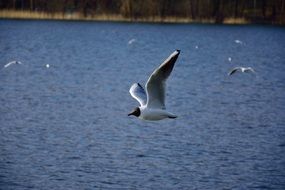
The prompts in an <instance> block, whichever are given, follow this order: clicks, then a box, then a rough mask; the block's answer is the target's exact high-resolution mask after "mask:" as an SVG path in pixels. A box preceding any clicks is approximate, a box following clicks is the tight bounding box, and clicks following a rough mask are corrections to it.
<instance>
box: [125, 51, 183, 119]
mask: <svg viewBox="0 0 285 190" xmlns="http://www.w3.org/2000/svg"><path fill="white" fill-rule="evenodd" d="M179 54H180V50H176V51H174V52H173V53H172V54H171V55H170V56H169V57H168V58H167V59H166V60H165V61H164V62H163V63H162V64H161V65H160V66H159V67H158V68H157V69H156V70H154V72H153V73H152V74H151V75H150V77H149V79H148V80H147V83H146V85H145V88H146V92H145V90H144V88H143V87H142V86H141V85H140V84H139V83H135V84H133V85H132V86H131V88H130V94H131V95H132V97H133V98H135V99H136V100H137V101H138V102H139V103H140V107H136V108H135V109H134V110H133V111H132V112H131V113H129V114H128V116H130V115H134V116H136V117H138V118H140V119H142V120H153V121H155V120H161V119H165V118H171V119H174V118H176V117H177V116H176V115H174V114H172V113H170V112H168V111H166V107H165V88H166V80H167V78H168V77H169V75H170V73H171V71H172V69H173V67H174V64H175V62H176V60H177V58H178V56H179Z"/></svg>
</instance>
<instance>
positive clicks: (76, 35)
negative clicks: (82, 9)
mask: <svg viewBox="0 0 285 190" xmlns="http://www.w3.org/2000/svg"><path fill="white" fill-rule="evenodd" d="M235 40H239V41H241V42H242V43H236V42H235ZM175 49H181V55H180V57H179V59H178V61H177V65H176V67H175V68H174V71H173V73H172V75H171V77H170V79H169V81H168V88H167V98H166V100H167V109H169V111H171V112H173V113H175V114H177V115H178V118H177V119H175V120H163V121H159V122H143V121H141V120H138V119H137V118H134V117H128V116H127V113H128V112H129V111H131V110H132V109H133V108H134V107H135V106H137V105H138V103H137V102H136V101H135V100H134V99H132V98H131V96H130V95H129V92H128V90H129V87H130V85H131V84H132V83H134V82H141V83H144V82H145V81H146V80H147V78H148V76H149V75H150V74H151V73H152V71H153V70H154V69H155V68H156V67H157V66H158V65H159V64H160V63H161V62H162V61H163V60H164V59H165V58H166V57H168V55H169V54H170V53H172V52H173V51H174V50H175ZM284 50H285V29H284V27H273V26H258V25H256V26H255V25H246V26H238V25H236V26H222V25H184V24H136V23H135V24H130V23H104V22H102V23H101V22H57V21H24V20H22V21H20V20H19V21H12V20H0V51H1V56H0V68H1V69H0V104H1V106H0V125H1V127H0V136H1V137H0V189H5V190H9V189H13V190H14V189H21V190H22V189H56V190H58V189H96V188H98V189H100V188H101V189H121V188H126V189H285V180H284V179H285V159H284V155H285V138H284V137H285V126H284V125H285V117H284V111H285V98H284V97H285V74H284V72H285V62H284V60H285V52H284ZM229 58H231V59H229ZM11 60H18V61H21V62H22V63H23V64H22V65H11V66H10V67H7V68H3V67H4V65H5V64H6V63H8V62H9V61H11ZM229 60H230V61H229ZM47 64H49V68H47V67H46V65H47ZM235 66H251V67H253V68H254V69H255V70H256V75H255V74H242V73H237V74H235V75H233V76H231V77H229V76H227V73H228V72H229V71H230V69H231V68H233V67H235Z"/></svg>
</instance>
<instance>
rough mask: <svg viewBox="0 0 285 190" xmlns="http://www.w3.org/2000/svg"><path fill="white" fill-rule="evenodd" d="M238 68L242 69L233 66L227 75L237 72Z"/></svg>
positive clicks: (239, 68)
mask: <svg viewBox="0 0 285 190" xmlns="http://www.w3.org/2000/svg"><path fill="white" fill-rule="evenodd" d="M238 70H240V71H241V70H242V68H241V67H235V68H233V69H232V70H231V71H230V72H229V73H228V75H229V76H230V75H232V74H234V73H235V72H237V71H238Z"/></svg>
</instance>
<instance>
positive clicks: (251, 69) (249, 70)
mask: <svg viewBox="0 0 285 190" xmlns="http://www.w3.org/2000/svg"><path fill="white" fill-rule="evenodd" d="M245 72H253V73H255V71H254V70H253V68H251V67H248V68H246V69H245Z"/></svg>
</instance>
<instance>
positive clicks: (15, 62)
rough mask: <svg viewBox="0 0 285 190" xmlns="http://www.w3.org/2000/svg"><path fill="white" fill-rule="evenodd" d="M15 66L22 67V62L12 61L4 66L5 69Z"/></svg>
mask: <svg viewBox="0 0 285 190" xmlns="http://www.w3.org/2000/svg"><path fill="white" fill-rule="evenodd" d="M13 64H19V65H21V64H22V62H20V61H11V62H9V63H7V64H6V65H4V68H7V67H9V66H11V65H13Z"/></svg>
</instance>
